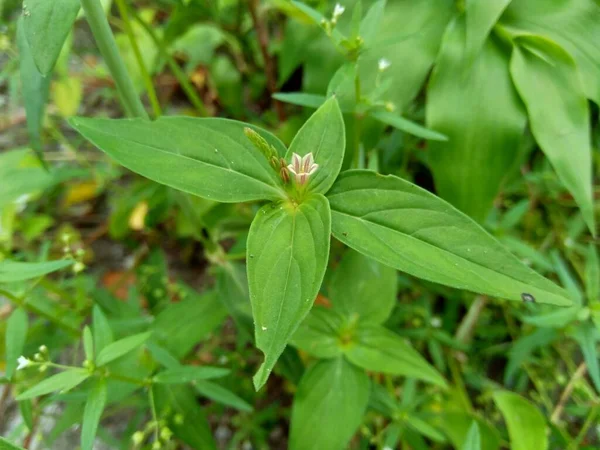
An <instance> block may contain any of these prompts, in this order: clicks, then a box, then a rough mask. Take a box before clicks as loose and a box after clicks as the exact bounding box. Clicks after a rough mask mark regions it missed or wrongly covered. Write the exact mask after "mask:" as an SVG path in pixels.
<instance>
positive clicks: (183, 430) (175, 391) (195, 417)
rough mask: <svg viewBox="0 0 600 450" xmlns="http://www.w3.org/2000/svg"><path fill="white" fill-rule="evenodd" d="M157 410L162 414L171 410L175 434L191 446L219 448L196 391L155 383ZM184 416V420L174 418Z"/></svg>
mask: <svg viewBox="0 0 600 450" xmlns="http://www.w3.org/2000/svg"><path fill="white" fill-rule="evenodd" d="M151 389H152V390H153V393H154V398H155V402H156V410H157V411H160V412H161V414H165V412H166V411H170V412H171V414H169V415H168V416H166V417H168V418H167V420H168V421H169V428H170V429H171V430H172V431H173V433H174V434H175V436H177V437H179V438H180V439H181V440H182V441H184V442H185V443H187V444H188V445H189V446H190V447H191V448H197V449H202V450H217V446H216V444H215V441H214V439H213V437H212V431H211V429H210V426H209V424H208V421H207V420H206V415H205V414H204V411H203V408H202V407H201V406H200V404H199V403H198V400H197V399H196V397H195V395H194V391H193V390H192V389H191V388H189V387H187V386H170V385H154V386H153V387H152V388H151ZM177 416H180V417H183V421H177V420H174V419H175V417H177Z"/></svg>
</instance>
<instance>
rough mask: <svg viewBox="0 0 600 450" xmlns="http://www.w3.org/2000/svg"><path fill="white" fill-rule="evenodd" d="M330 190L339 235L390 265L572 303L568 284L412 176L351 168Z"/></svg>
mask: <svg viewBox="0 0 600 450" xmlns="http://www.w3.org/2000/svg"><path fill="white" fill-rule="evenodd" d="M327 197H328V199H329V202H330V204H331V210H332V213H331V214H332V232H333V235H334V236H335V237H336V238H337V239H339V240H340V241H342V242H344V243H345V244H346V245H348V246H350V247H352V248H354V249H355V250H358V251H360V252H362V253H364V254H365V255H367V256H370V257H371V258H373V259H376V260H378V261H380V262H382V263H384V264H387V265H389V266H391V267H394V268H396V269H398V270H401V271H403V272H407V273H409V274H411V275H414V276H417V277H420V278H424V279H426V280H429V281H433V282H436V283H440V284H445V285H448V286H452V287H455V288H458V289H466V290H470V291H474V292H480V293H482V294H487V295H491V296H495V297H500V298H506V299H509V300H517V301H523V298H525V300H526V301H528V300H530V299H532V298H533V299H534V300H535V301H536V302H538V303H550V304H555V305H563V306H567V305H570V304H571V303H572V302H571V300H570V299H569V297H568V294H567V293H566V292H565V291H564V290H563V289H561V288H559V287H558V286H556V285H555V284H554V283H552V282H551V281H549V280H547V279H545V278H544V277H542V276H541V275H538V274H537V273H536V272H534V271H533V270H531V269H530V268H528V267H527V266H525V265H524V264H522V263H521V262H520V261H519V260H518V259H517V258H516V257H515V256H513V255H512V254H511V253H510V252H509V251H508V250H506V249H505V248H504V247H503V246H502V245H501V244H500V243H499V242H498V241H496V240H495V239H494V238H493V237H492V236H490V235H489V234H488V233H487V232H486V231H485V230H484V229H483V228H481V227H480V226H479V225H478V224H477V223H475V222H474V221H473V220H472V219H470V218H469V217H467V216H465V215H464V214H462V213H461V212H459V211H458V210H457V209H455V208H454V207H452V206H451V205H450V204H448V203H446V202H445V201H443V200H441V199H440V198H438V197H436V196H435V195H433V194H431V193H430V192H427V191H425V190H424V189H421V188H419V187H418V186H416V185H414V184H412V183H409V182H408V181H405V180H402V179H400V178H398V177H395V176H391V175H388V176H383V175H379V174H376V173H375V172H370V171H366V170H350V171H347V172H344V173H343V174H342V175H340V177H339V178H338V180H337V181H336V183H335V185H334V186H333V188H332V189H331V190H330V191H329V193H328V196H327ZM525 294H529V295H525Z"/></svg>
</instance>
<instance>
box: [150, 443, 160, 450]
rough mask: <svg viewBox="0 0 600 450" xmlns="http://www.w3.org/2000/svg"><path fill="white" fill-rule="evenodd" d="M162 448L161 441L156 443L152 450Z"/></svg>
mask: <svg viewBox="0 0 600 450" xmlns="http://www.w3.org/2000/svg"><path fill="white" fill-rule="evenodd" d="M161 448H162V444H161V443H160V441H155V442H154V444H152V450H160V449H161Z"/></svg>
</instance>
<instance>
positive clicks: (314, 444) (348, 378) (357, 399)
mask: <svg viewBox="0 0 600 450" xmlns="http://www.w3.org/2000/svg"><path fill="white" fill-rule="evenodd" d="M369 391H370V381H369V377H367V375H366V374H365V373H364V372H363V371H362V370H360V369H358V368H356V367H354V366H353V365H352V364H350V363H348V362H347V361H345V360H344V359H343V358H336V359H332V360H326V361H319V362H317V363H316V364H314V365H313V366H312V367H311V368H310V369H308V371H307V372H306V373H305V374H304V376H303V377H302V380H301V381H300V385H299V386H298V391H297V392H296V395H295V396H294V404H293V406H292V420H291V431H290V443H289V448H290V450H303V449H306V448H307V439H309V440H310V448H314V449H319V450H342V449H344V448H347V445H348V443H349V441H350V439H351V438H352V435H353V434H354V433H355V432H356V430H357V429H358V427H359V426H360V424H361V422H362V418H363V415H364V413H365V410H366V407H367V402H368V400H369Z"/></svg>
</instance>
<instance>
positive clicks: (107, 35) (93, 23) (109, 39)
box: [81, 0, 148, 119]
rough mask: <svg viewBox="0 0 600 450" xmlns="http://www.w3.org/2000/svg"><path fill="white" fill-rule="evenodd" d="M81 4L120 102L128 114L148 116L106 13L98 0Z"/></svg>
mask: <svg viewBox="0 0 600 450" xmlns="http://www.w3.org/2000/svg"><path fill="white" fill-rule="evenodd" d="M81 6H82V7H83V10H84V11H85V15H86V18H87V21H88V23H89V25H90V28H91V30H92V33H93V35H94V39H95V40H96V44H97V45H98V48H99V49H100V53H101V54H102V56H103V57H104V61H105V62H106V65H107V66H108V69H109V70H110V73H111V75H112V76H113V78H114V80H115V84H116V86H117V91H118V92H119V97H120V98H121V103H122V104H123V108H124V109H125V113H126V114H127V115H128V116H132V117H140V118H143V119H147V118H148V114H147V113H146V110H145V109H144V105H143V104H142V101H141V100H140V98H139V97H138V95H137V92H136V90H135V86H134V85H133V82H132V81H131V78H130V77H129V74H128V73H127V69H126V68H125V64H124V63H123V59H122V58H121V55H120V54H119V50H118V48H117V43H116V42H115V38H114V36H113V33H112V30H111V29H110V26H109V25H108V20H106V15H105V14H104V10H103V9H102V5H101V4H100V0H81Z"/></svg>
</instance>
